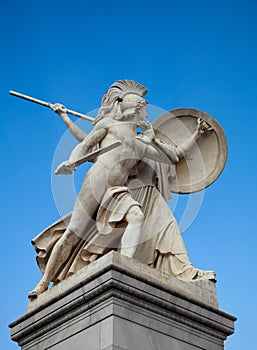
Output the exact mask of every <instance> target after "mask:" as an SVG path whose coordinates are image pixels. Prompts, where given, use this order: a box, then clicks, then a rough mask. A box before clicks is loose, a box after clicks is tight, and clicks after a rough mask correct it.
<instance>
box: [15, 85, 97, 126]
mask: <svg viewBox="0 0 257 350" xmlns="http://www.w3.org/2000/svg"><path fill="white" fill-rule="evenodd" d="M9 94H10V95H13V96H16V97H19V98H23V99H24V100H27V101H30V102H34V103H37V104H39V105H41V106H45V107H48V108H51V106H53V104H52V103H50V102H45V101H41V100H38V99H36V98H34V97H30V96H27V95H23V94H20V93H19V92H16V91H12V90H11V91H9ZM66 112H67V113H68V114H71V115H74V116H75V117H79V118H82V119H85V120H87V121H90V122H93V121H94V118H92V117H89V116H88V115H85V114H81V113H78V112H74V111H72V110H71V109H66Z"/></svg>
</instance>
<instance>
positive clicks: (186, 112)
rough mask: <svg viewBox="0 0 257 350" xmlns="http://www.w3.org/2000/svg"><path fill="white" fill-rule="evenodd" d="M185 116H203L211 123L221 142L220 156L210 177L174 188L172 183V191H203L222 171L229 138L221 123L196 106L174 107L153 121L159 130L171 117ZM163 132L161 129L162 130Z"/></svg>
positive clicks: (186, 192)
mask: <svg viewBox="0 0 257 350" xmlns="http://www.w3.org/2000/svg"><path fill="white" fill-rule="evenodd" d="M185 116H191V117H193V118H202V119H204V120H205V121H206V122H207V123H208V124H210V125H211V127H212V128H213V130H214V132H215V133H216V136H217V140H218V144H219V149H220V152H219V158H218V162H217V166H216V168H215V171H213V172H212V173H211V174H209V175H208V177H206V178H203V179H200V180H199V181H198V182H195V183H193V184H190V185H187V184H186V185H179V186H178V188H172V184H171V192H173V193H181V194H189V193H194V192H198V191H201V190H203V189H205V188H207V187H209V186H210V185H211V184H212V183H213V182H214V181H216V180H217V178H218V177H219V176H220V174H221V173H222V171H223V169H224V167H225V164H226V161H227V157H228V145H227V139H226V136H225V133H224V131H223V129H222V127H221V126H220V124H219V123H218V122H217V121H216V120H215V119H214V118H213V117H212V116H210V115H209V114H208V113H206V112H203V111H201V110H199V109H196V108H176V109H172V110H170V111H167V112H165V113H164V114H162V115H161V116H160V117H158V118H157V119H156V120H155V121H154V122H153V128H154V129H155V130H157V131H158V127H160V125H162V124H164V123H165V122H167V120H169V119H171V118H180V117H185ZM160 132H161V130H160Z"/></svg>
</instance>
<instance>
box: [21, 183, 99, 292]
mask: <svg viewBox="0 0 257 350" xmlns="http://www.w3.org/2000/svg"><path fill="white" fill-rule="evenodd" d="M104 190H105V189H104V188H102V187H101V186H99V193H100V194H101V193H104ZM98 205H99V204H98V202H97V200H96V199H95V196H94V195H93V193H92V189H91V187H90V183H89V184H88V183H85V182H84V183H83V186H82V189H81V191H80V193H79V194H78V197H77V199H76V202H75V206H74V209H73V212H72V216H71V220H70V222H69V225H68V227H67V229H66V231H65V232H64V234H63V235H62V237H61V238H60V239H59V241H58V242H57V243H56V244H55V246H54V248H53V250H52V252H51V255H50V257H49V260H48V262H47V265H46V269H45V272H44V275H43V277H42V279H41V280H40V282H39V283H38V284H37V285H36V287H35V288H34V290H33V291H31V292H30V293H29V295H28V296H29V298H36V297H37V295H38V294H41V293H43V292H44V291H45V290H46V289H47V288H48V285H49V283H50V282H51V280H52V279H53V277H54V276H55V275H56V274H57V273H58V272H59V271H60V269H61V268H62V265H63V264H64V263H65V262H66V261H67V259H68V258H69V256H70V254H71V251H72V249H73V247H75V246H76V245H77V243H78V242H79V241H80V240H81V239H84V237H85V233H86V230H88V229H89V227H90V225H92V224H94V223H95V222H94V220H93V219H92V218H93V217H94V215H95V212H96V210H97V208H98ZM85 239H86V238H85Z"/></svg>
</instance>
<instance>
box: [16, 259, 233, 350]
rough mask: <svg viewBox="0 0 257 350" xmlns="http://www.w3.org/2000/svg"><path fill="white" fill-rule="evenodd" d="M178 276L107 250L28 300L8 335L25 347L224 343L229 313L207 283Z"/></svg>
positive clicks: (215, 346)
mask: <svg viewBox="0 0 257 350" xmlns="http://www.w3.org/2000/svg"><path fill="white" fill-rule="evenodd" d="M151 272H152V273H151ZM179 282H181V281H177V283H175V279H173V278H171V277H170V276H165V275H164V274H161V273H160V272H158V271H156V270H155V269H152V268H150V267H148V266H143V264H140V263H138V262H135V261H133V260H132V259H130V258H127V257H123V256H121V255H119V254H117V253H115V252H111V253H109V254H107V255H105V256H104V257H102V258H101V259H99V260H98V261H96V262H94V263H93V264H91V265H89V267H88V268H86V269H83V270H81V271H80V272H79V273H77V274H76V275H74V276H72V277H70V278H68V279H67V280H65V281H62V282H61V283H60V284H59V285H58V286H55V287H53V288H52V289H50V290H49V291H47V292H45V293H43V294H42V295H41V296H39V297H38V299H37V300H34V301H31V302H29V308H28V309H29V312H28V313H27V314H26V315H25V316H23V317H22V318H20V319H19V320H17V321H15V322H13V323H12V324H11V325H10V327H11V329H12V339H13V340H14V341H17V342H18V343H19V345H20V346H21V347H22V349H23V350H28V349H30V350H34V349H37V350H38V349H48V348H51V349H53V350H68V349H71V348H72V349H74V350H79V349H90V350H98V349H99V350H100V349H101V350H102V349H106V350H107V349H108V350H110V349H119V350H124V349H126V350H132V349H133V350H135V349H140V350H141V349H143V350H144V349H147V350H149V349H153V350H156V349H162V350H166V349H167V350H168V349H178V350H180V349H183V350H193V349H199V348H201V349H208V350H221V349H223V345H224V341H225V339H226V337H227V336H228V335H230V334H232V333H233V331H234V321H235V318H234V317H233V316H230V315H228V314H226V313H224V312H222V311H220V310H218V308H217V301H216V307H215V306H214V302H213V298H214V296H213V295H214V294H215V290H214V289H213V288H212V287H210V286H205V287H207V288H204V286H203V285H199V282H201V281H197V283H195V284H192V282H184V281H183V282H182V284H180V283H179ZM205 282H206V281H205ZM207 283H212V282H210V281H209V282H207ZM186 284H190V285H191V287H190V288H185V290H183V286H184V287H185V285H186ZM212 284H213V286H214V287H215V284H214V283H212ZM189 290H190V292H189ZM196 290H198V292H196ZM199 290H201V292H199ZM200 294H201V297H200ZM203 295H206V296H205V298H206V301H205V302H203V300H202V299H201V298H203ZM207 295H212V297H211V298H210V300H212V301H211V302H210V301H209V302H208V297H207ZM200 300H202V301H200ZM216 300H217V299H216Z"/></svg>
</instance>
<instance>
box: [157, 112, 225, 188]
mask: <svg viewBox="0 0 257 350" xmlns="http://www.w3.org/2000/svg"><path fill="white" fill-rule="evenodd" d="M199 118H200V119H199ZM201 120H203V121H204V122H206V123H207V124H206V123H205V131H204V132H203V133H202V134H200V135H199V133H197V128H198V123H199V122H200V121H201ZM153 127H154V129H155V135H156V138H159V139H160V140H162V141H164V142H165V143H167V144H169V145H172V146H173V147H178V148H180V151H182V153H183V156H182V157H181V159H180V161H179V162H178V163H177V164H176V165H175V168H176V169H175V170H176V176H174V177H173V178H172V181H170V182H171V183H170V185H171V186H170V190H171V192H175V193H192V192H197V191H200V190H202V189H204V188H206V187H207V186H209V185H210V184H212V183H213V182H214V181H215V180H216V179H217V178H218V176H219V175H220V173H221V172H222V170H223V168H224V166H225V163H226V159H227V141H226V136H225V134H224V131H223V130H222V128H221V126H220V125H219V124H218V123H217V121H216V120H215V119H213V118H212V117H211V116H210V115H208V114H207V113H205V112H202V111H200V110H198V109H193V108H178V109H174V110H171V111H169V112H167V113H165V114H163V115H161V116H160V117H159V118H157V119H156V120H155V121H154V123H153ZM194 135H197V137H196V138H197V140H196V141H194Z"/></svg>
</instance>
